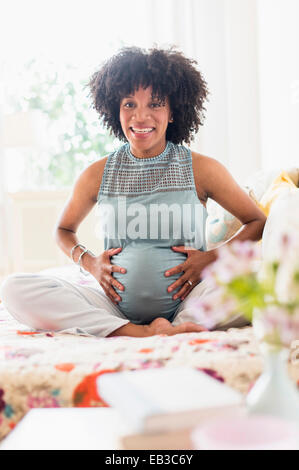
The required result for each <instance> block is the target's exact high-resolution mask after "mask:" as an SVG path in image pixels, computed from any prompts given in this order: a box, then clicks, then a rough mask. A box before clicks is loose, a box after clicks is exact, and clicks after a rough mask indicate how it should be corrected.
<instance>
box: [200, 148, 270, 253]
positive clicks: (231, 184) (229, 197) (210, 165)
mask: <svg viewBox="0 0 299 470" xmlns="http://www.w3.org/2000/svg"><path fill="white" fill-rule="evenodd" d="M192 157H193V172H194V180H195V185H196V189H197V191H198V192H199V194H200V196H201V198H202V197H204V199H207V198H209V197H210V198H211V199H213V200H214V201H216V202H217V203H218V204H220V205H221V206H222V207H223V208H224V209H226V210H227V211H228V212H230V213H231V214H232V215H234V216H235V217H236V218H237V219H238V220H240V222H242V224H243V226H242V227H241V228H240V230H239V231H238V232H237V233H236V234H235V235H234V236H233V237H232V238H230V239H229V240H228V241H227V242H226V243H232V242H233V241H235V240H239V241H245V240H253V241H256V240H260V238H261V237H262V234H263V230H264V225H265V222H266V216H265V215H264V213H263V212H262V211H261V210H260V209H259V208H258V207H257V205H256V204H255V203H254V202H253V201H252V199H251V198H250V197H249V196H248V195H247V194H246V193H245V191H243V189H242V188H240V186H239V185H238V184H237V183H236V181H235V180H234V178H233V177H232V175H231V174H230V173H229V172H228V170H227V169H226V168H225V167H224V166H223V165H222V164H221V163H219V162H218V161H217V160H215V159H213V158H209V157H205V156H203V155H199V154H196V153H195V152H192ZM203 195H204V196H203ZM216 251H217V249H216V250H211V252H210V255H211V259H212V258H216Z"/></svg>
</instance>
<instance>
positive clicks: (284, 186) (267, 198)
mask: <svg viewBox="0 0 299 470" xmlns="http://www.w3.org/2000/svg"><path fill="white" fill-rule="evenodd" d="M292 189H297V186H296V185H295V183H294V182H293V181H292V179H291V178H290V177H289V175H288V174H287V173H286V172H285V171H283V172H282V173H280V174H279V175H278V176H277V177H276V178H275V180H274V181H273V182H272V184H271V185H270V187H269V188H268V189H267V191H266V192H265V194H264V195H263V196H262V198H261V200H260V201H259V204H258V206H259V208H260V209H261V210H262V211H263V212H264V214H265V215H266V216H267V217H268V215H269V212H270V209H271V206H272V204H273V202H274V201H275V200H276V199H277V198H278V196H280V195H281V194H282V193H284V192H285V191H290V190H292Z"/></svg>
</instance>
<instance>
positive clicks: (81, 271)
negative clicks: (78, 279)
mask: <svg viewBox="0 0 299 470" xmlns="http://www.w3.org/2000/svg"><path fill="white" fill-rule="evenodd" d="M78 246H80V247H81V248H82V249H83V251H82V253H81V254H80V256H79V259H78V261H77V262H76V261H75V260H74V258H73V253H74V250H75V248H77V247H78ZM85 253H89V254H90V255H92V256H95V255H94V254H93V253H92V252H91V251H90V250H88V249H87V248H86V247H85V246H84V245H82V244H81V243H77V245H75V246H73V248H72V249H71V256H72V260H73V261H74V263H75V264H77V265H78V266H79V268H80V273H82V274H84V275H85V276H88V275H89V274H90V273H89V272H88V271H83V269H84V268H83V269H82V266H81V258H82V256H83V255H84V254H85Z"/></svg>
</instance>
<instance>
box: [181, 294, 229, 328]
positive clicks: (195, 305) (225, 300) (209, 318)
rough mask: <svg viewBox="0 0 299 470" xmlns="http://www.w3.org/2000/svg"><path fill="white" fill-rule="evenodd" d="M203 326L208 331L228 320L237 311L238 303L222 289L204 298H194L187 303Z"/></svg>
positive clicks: (187, 306)
mask: <svg viewBox="0 0 299 470" xmlns="http://www.w3.org/2000/svg"><path fill="white" fill-rule="evenodd" d="M186 308H187V309H190V310H191V311H192V313H193V315H194V317H195V318H196V320H197V321H198V323H200V324H201V325H202V326H205V327H206V328H208V329H211V328H213V327H214V326H215V325H216V324H218V323H222V322H224V321H225V320H227V319H228V318H229V317H230V316H232V315H233V313H234V312H235V311H236V308H237V303H236V301H235V300H234V299H233V298H231V297H228V296H226V294H225V290H224V289H223V288H222V287H216V288H215V289H214V291H213V292H211V293H210V294H207V295H205V296H202V297H198V298H196V297H193V298H191V299H190V300H189V301H187V303H186Z"/></svg>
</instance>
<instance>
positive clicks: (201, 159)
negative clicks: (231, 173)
mask: <svg viewBox="0 0 299 470" xmlns="http://www.w3.org/2000/svg"><path fill="white" fill-rule="evenodd" d="M191 155H192V166H193V174H194V181H195V185H196V187H197V188H200V190H201V192H203V193H204V194H205V197H207V196H208V195H209V194H211V192H212V189H213V187H214V185H215V184H217V181H219V179H221V178H222V177H223V176H224V173H227V170H226V169H225V167H224V166H223V165H222V163H220V162H219V161H218V160H216V159H215V158H212V157H208V156H207V155H203V154H201V153H198V152H194V151H191Z"/></svg>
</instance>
